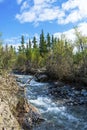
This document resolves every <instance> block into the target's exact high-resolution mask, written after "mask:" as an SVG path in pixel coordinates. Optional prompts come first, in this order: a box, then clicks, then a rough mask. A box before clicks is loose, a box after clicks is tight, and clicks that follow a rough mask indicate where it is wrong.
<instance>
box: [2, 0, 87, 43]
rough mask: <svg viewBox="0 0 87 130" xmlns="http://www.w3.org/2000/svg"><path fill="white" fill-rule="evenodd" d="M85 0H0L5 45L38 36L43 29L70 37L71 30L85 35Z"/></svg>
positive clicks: (86, 24) (86, 3)
mask: <svg viewBox="0 0 87 130" xmlns="http://www.w3.org/2000/svg"><path fill="white" fill-rule="evenodd" d="M86 19H87V0H0V32H2V34H3V40H4V42H5V43H8V44H18V43H19V42H20V37H21V35H22V34H24V35H25V37H26V39H28V38H29V37H30V38H32V37H33V36H34V35H35V36H37V37H38V35H39V34H40V33H41V30H42V29H43V30H44V32H45V34H46V33H47V32H49V33H50V34H54V35H55V36H58V35H61V33H65V34H66V35H67V36H68V37H69V38H71V39H72V38H73V37H74V36H73V32H74V31H73V27H74V26H78V27H79V29H80V30H81V31H82V32H83V33H84V34H85V35H86V34H87V20H86Z"/></svg>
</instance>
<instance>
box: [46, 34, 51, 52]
mask: <svg viewBox="0 0 87 130" xmlns="http://www.w3.org/2000/svg"><path fill="white" fill-rule="evenodd" d="M50 48H51V38H50V34H49V33H48V34H47V49H48V51H49V50H50Z"/></svg>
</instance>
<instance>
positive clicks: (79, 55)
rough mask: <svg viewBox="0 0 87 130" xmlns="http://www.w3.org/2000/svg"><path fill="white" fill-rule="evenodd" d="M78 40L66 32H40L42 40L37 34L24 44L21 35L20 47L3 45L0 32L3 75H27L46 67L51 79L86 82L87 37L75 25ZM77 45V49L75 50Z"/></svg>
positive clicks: (0, 57) (0, 60)
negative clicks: (7, 73)
mask: <svg viewBox="0 0 87 130" xmlns="http://www.w3.org/2000/svg"><path fill="white" fill-rule="evenodd" d="M74 30H75V37H76V38H75V41H74V42H73V41H70V40H68V39H67V38H66V36H65V35H61V37H60V38H57V37H54V36H53V35H50V33H47V34H46V35H45V34H44V31H43V30H42V31H41V34H40V36H39V41H38V40H37V38H36V37H35V36H34V37H33V40H31V39H30V38H29V41H28V43H25V38H24V36H23V35H22V36H21V41H20V46H19V47H18V49H15V47H13V46H12V45H11V46H8V45H7V44H6V45H5V46H4V45H3V41H2V37H1V35H0V74H4V73H5V72H7V71H8V72H11V71H15V70H16V71H18V72H23V73H26V74H28V73H29V72H31V70H32V68H33V69H42V68H45V69H46V72H47V74H48V75H49V77H50V78H52V79H59V80H71V81H77V80H78V79H79V80H81V81H84V83H85V84H87V81H86V79H87V36H84V35H82V33H81V32H80V31H79V30H78V28H75V29H74ZM75 48H76V49H77V51H74V50H75Z"/></svg>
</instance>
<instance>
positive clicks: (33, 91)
mask: <svg viewBox="0 0 87 130" xmlns="http://www.w3.org/2000/svg"><path fill="white" fill-rule="evenodd" d="M16 77H17V81H18V84H19V86H20V87H21V86H23V85H24V84H25V83H26V82H27V80H29V79H31V78H32V77H33V76H30V75H16ZM50 85H51V83H49V82H47V83H41V82H36V81H35V80H34V79H32V80H31V81H30V83H29V84H26V98H27V99H28V101H29V102H30V103H31V104H33V105H34V106H36V107H37V108H38V109H39V111H40V113H41V114H42V117H43V118H44V119H45V121H44V122H42V123H40V124H38V125H36V126H34V127H33V128H32V130H87V106H85V105H72V106H68V105H63V103H62V101H60V100H57V101H56V100H53V99H52V95H49V94H48V88H49V86H50Z"/></svg>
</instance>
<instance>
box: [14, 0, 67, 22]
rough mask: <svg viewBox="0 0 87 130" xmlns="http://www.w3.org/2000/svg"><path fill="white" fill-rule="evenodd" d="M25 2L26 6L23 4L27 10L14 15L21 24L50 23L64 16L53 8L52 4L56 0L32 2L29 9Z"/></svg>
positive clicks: (55, 7) (57, 8)
mask: <svg viewBox="0 0 87 130" xmlns="http://www.w3.org/2000/svg"><path fill="white" fill-rule="evenodd" d="M25 2H26V3H27V4H25V5H24V7H25V8H26V7H27V10H26V9H25V10H24V11H22V12H20V13H18V14H16V19H18V20H19V21H20V22H21V23H24V22H33V23H39V22H43V21H52V20H57V19H60V18H61V17H63V16H64V15H65V14H64V12H63V11H62V10H60V9H59V7H58V6H54V3H56V2H57V0H33V3H34V4H33V6H31V7H30V6H29V2H28V1H27V0H26V1H25ZM28 6H29V7H28ZM22 7H23V5H22ZM22 7H21V8H22Z"/></svg>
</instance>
